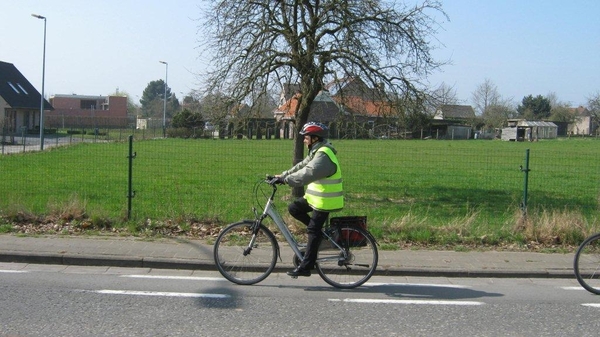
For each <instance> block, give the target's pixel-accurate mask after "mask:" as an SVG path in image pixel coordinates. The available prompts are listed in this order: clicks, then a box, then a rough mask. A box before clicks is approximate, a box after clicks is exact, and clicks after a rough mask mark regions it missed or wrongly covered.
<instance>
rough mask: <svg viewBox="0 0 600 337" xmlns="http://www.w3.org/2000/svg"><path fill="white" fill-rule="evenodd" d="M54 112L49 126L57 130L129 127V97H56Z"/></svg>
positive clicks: (51, 99)
mask: <svg viewBox="0 0 600 337" xmlns="http://www.w3.org/2000/svg"><path fill="white" fill-rule="evenodd" d="M50 103H51V104H52V106H54V111H53V112H52V113H49V114H48V115H47V123H48V125H52V126H53V127H57V128H125V127H127V126H128V124H129V122H128V118H127V97H123V96H87V95H54V96H52V97H50Z"/></svg>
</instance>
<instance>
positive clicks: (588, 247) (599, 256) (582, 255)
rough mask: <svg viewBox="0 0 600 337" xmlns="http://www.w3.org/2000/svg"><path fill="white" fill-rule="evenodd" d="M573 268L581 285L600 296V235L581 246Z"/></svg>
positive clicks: (592, 237) (588, 239)
mask: <svg viewBox="0 0 600 337" xmlns="http://www.w3.org/2000/svg"><path fill="white" fill-rule="evenodd" d="M573 267H574V268H573V269H574V271H575V277H577V281H578V282H579V284H581V286H582V287H584V288H585V289H586V290H587V291H589V292H591V293H593V294H596V295H600V233H598V234H594V235H592V236H590V237H588V238H587V239H585V241H583V243H582V244H581V245H580V246H579V249H578V250H577V252H576V253H575V261H574V263H573Z"/></svg>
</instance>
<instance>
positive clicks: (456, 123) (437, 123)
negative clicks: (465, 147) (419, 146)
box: [431, 105, 475, 139]
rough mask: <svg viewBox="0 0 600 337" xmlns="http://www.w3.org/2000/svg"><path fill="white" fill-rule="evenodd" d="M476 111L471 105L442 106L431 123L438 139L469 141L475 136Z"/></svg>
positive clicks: (433, 133)
mask: <svg viewBox="0 0 600 337" xmlns="http://www.w3.org/2000/svg"><path fill="white" fill-rule="evenodd" d="M474 122H475V110H473V107H472V106H470V105H441V106H440V107H439V108H438V109H437V110H436V111H435V114H434V115H433V120H432V121H431V128H432V137H434V138H436V139H469V138H471V136H472V135H473V123H474Z"/></svg>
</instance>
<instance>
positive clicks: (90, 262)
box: [0, 251, 575, 278]
mask: <svg viewBox="0 0 600 337" xmlns="http://www.w3.org/2000/svg"><path fill="white" fill-rule="evenodd" d="M0 262H13V263H32V264H56V265H66V266H104V267H126V268H156V269H184V270H216V267H215V265H214V263H213V261H208V260H191V259H176V258H175V259H174V258H156V257H136V256H117V255H105V256H94V255H82V254H76V255H74V254H52V253H36V252H27V253H24V252H17V251H14V252H13V251H5V252H1V253H0ZM291 269H293V265H292V264H291V263H282V262H281V261H278V263H277V265H276V266H275V270H274V272H286V271H289V270H291ZM375 275H377V276H419V277H456V278H461V277H472V278H486V277H487V278H574V277H575V276H574V274H573V270H572V269H553V270H537V271H533V270H510V269H503V270H498V269H490V270H458V269H440V268H438V269H432V268H427V267H423V268H400V267H385V268H382V267H379V268H378V269H377V271H376V273H375Z"/></svg>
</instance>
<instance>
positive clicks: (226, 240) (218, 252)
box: [213, 221, 278, 285]
mask: <svg viewBox="0 0 600 337" xmlns="http://www.w3.org/2000/svg"><path fill="white" fill-rule="evenodd" d="M255 225H256V224H255V223H254V222H252V221H242V222H237V223H234V224H231V225H229V226H227V227H226V228H225V229H223V231H222V232H221V233H220V234H219V236H218V237H217V241H216V242H215V246H214V252H213V253H214V259H215V264H216V265H217V269H218V270H219V272H220V273H221V275H223V276H224V277H225V278H226V279H228V280H229V281H231V282H233V283H237V284H244V285H248V284H254V283H258V282H260V281H262V280H264V279H265V278H267V276H269V274H271V272H272V271H273V269H274V268H275V264H276V263H277V247H278V246H277V241H276V240H275V236H274V235H273V233H272V232H271V231H270V230H269V229H268V228H266V227H265V226H264V225H262V224H261V225H259V228H258V231H257V233H256V236H255V237H254V242H253V243H252V244H250V242H251V240H252V238H253V228H254V226H255Z"/></svg>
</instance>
